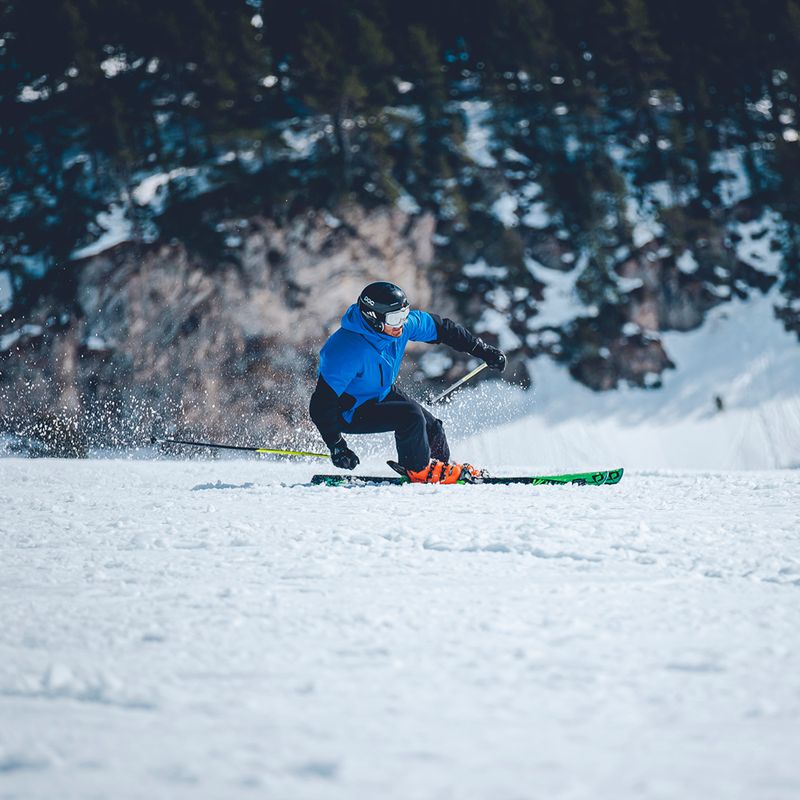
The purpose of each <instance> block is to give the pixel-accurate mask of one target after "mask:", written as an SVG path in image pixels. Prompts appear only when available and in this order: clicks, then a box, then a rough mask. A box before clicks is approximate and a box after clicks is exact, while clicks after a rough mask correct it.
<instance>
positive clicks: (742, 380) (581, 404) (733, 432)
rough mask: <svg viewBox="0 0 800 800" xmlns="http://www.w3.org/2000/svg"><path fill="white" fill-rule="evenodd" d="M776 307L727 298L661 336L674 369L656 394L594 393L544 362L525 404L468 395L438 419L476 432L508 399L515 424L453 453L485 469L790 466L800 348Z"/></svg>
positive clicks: (798, 440) (799, 426)
mask: <svg viewBox="0 0 800 800" xmlns="http://www.w3.org/2000/svg"><path fill="white" fill-rule="evenodd" d="M774 301H775V297H774V296H760V295H759V296H753V297H751V298H750V299H749V300H747V301H746V302H745V301H739V300H734V301H732V302H730V303H727V304H725V305H722V306H718V307H717V308H715V309H714V310H713V311H711V312H710V313H709V315H708V318H707V320H706V322H705V323H704V325H703V326H702V327H701V328H700V329H698V330H697V331H693V332H690V333H669V334H665V335H664V336H663V340H664V344H665V347H666V349H667V352H668V353H669V354H670V356H671V358H672V360H673V361H674V362H675V365H676V369H675V370H674V371H668V372H667V373H665V376H664V386H663V388H661V389H654V390H648V391H645V390H641V389H622V390H620V391H616V392H605V393H597V392H592V391H591V390H589V389H587V388H585V387H584V386H581V385H580V384H578V383H576V382H575V381H573V380H572V379H571V378H570V377H569V375H568V373H567V372H566V370H564V369H563V368H561V367H559V366H557V365H555V364H554V363H553V362H552V361H550V360H549V359H546V358H540V359H537V360H536V361H534V362H533V363H532V370H531V371H532V373H533V377H534V383H535V386H534V392H533V395H532V397H531V398H530V399H528V400H524V399H522V397H515V396H512V395H511V394H510V393H506V394H504V395H500V394H495V396H494V397H493V398H491V399H487V401H486V402H484V403H483V404H481V403H480V402H477V401H478V398H479V397H480V396H479V395H475V396H474V397H473V398H472V399H470V396H469V395H468V393H466V392H465V393H464V394H462V396H461V397H459V398H458V399H457V400H456V401H455V402H454V403H453V406H452V408H450V409H448V410H447V412H446V413H447V415H448V417H449V420H450V422H451V428H452V429H453V430H454V431H459V430H463V431H464V432H465V434H469V433H471V432H472V430H474V426H472V427H470V428H467V425H468V421H469V420H471V419H473V418H474V415H475V412H474V409H476V408H480V409H481V413H484V414H485V415H488V416H489V418H492V416H493V415H494V416H496V414H497V413H498V412H497V408H498V405H499V406H501V407H502V406H503V405H504V404H505V406H507V407H509V408H511V407H512V406H513V408H514V412H513V413H514V414H515V415H518V416H519V415H521V418H519V419H516V420H514V421H513V422H507V423H505V424H503V425H500V426H498V427H495V428H492V429H490V430H485V431H483V432H481V433H480V434H477V435H474V436H472V437H468V438H467V439H466V441H464V442H462V443H459V446H458V447H457V450H458V455H459V456H460V457H462V458H468V459H472V460H474V461H475V463H480V464H487V465H490V466H499V465H504V466H510V465H531V464H535V465H538V466H540V467H548V468H579V467H584V468H585V467H589V468H597V467H602V466H608V467H614V466H619V465H624V466H626V467H628V468H634V469H652V468H697V469H765V468H773V467H779V468H786V467H798V466H800V346H799V345H798V342H797V337H796V336H795V335H794V334H789V333H786V332H785V331H784V330H783V328H782V326H781V324H780V322H779V321H778V320H776V319H775V315H774V312H773V303H774ZM520 394H521V393H520ZM717 398H719V404H721V409H720V408H719V407H718V403H717ZM504 401H505V402H504Z"/></svg>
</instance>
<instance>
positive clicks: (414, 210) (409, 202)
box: [395, 191, 422, 215]
mask: <svg viewBox="0 0 800 800" xmlns="http://www.w3.org/2000/svg"><path fill="white" fill-rule="evenodd" d="M395 205H396V206H397V207H398V208H399V209H400V210H401V211H402V212H404V213H405V214H411V215H413V214H419V213H420V212H421V211H422V208H421V207H420V204H419V203H418V202H417V201H416V200H415V199H414V198H413V197H412V196H411V195H410V194H409V193H408V192H406V191H403V192H401V193H400V194H399V196H398V198H397V200H396V201H395Z"/></svg>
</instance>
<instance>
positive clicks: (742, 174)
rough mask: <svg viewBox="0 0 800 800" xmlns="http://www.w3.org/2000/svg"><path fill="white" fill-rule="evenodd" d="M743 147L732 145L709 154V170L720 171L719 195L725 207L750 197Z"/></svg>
mask: <svg viewBox="0 0 800 800" xmlns="http://www.w3.org/2000/svg"><path fill="white" fill-rule="evenodd" d="M744 156H745V149H744V147H732V148H729V149H728V150H718V151H716V152H714V153H712V154H711V170H712V171H713V172H718V173H720V179H719V183H718V187H719V197H720V200H721V202H722V204H723V205H724V206H726V207H730V206H734V205H736V204H737V203H739V202H741V201H742V200H746V199H747V198H748V197H750V194H751V188H750V178H749V177H748V176H747V170H746V168H745V164H744Z"/></svg>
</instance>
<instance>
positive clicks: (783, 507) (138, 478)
mask: <svg viewBox="0 0 800 800" xmlns="http://www.w3.org/2000/svg"><path fill="white" fill-rule="evenodd" d="M386 455H388V453H387V454H386ZM454 455H455V456H456V457H460V458H464V457H467V456H468V455H472V454H471V453H468V452H467V451H466V450H465V445H464V444H463V443H459V442H454ZM489 466H494V467H496V468H498V470H497V471H498V472H500V471H502V470H501V469H499V467H500V465H499V464H490V465H489ZM540 466H541V465H540ZM607 466H610V465H607ZM0 469H2V473H3V480H2V482H0V504H2V506H3V508H4V512H5V513H4V515H3V518H2V520H0V551H1V552H0V609H2V612H0V613H2V625H0V716H2V719H3V721H4V724H3V726H2V727H0V770H1V771H2V777H1V778H0V779H1V780H2V781H3V788H4V791H6V792H8V793H10V794H11V795H15V794H16V795H20V796H25V797H28V798H49V797H52V792H53V786H58V787H59V793H60V794H61V795H62V796H71V797H82V796H89V795H98V796H101V795H102V796H109V795H113V796H114V797H117V798H128V797H130V798H133V797H141V796H151V797H159V796H175V797H183V796H187V797H189V796H191V797H222V796H246V795H247V794H248V793H254V794H256V795H259V796H267V797H298V798H317V797H319V798H321V797H325V798H353V797H382V798H398V799H399V798H408V797H414V798H421V799H422V800H424V799H425V798H436V797H443V796H453V797H475V798H479V797H481V798H483V797H512V796H537V797H538V796H542V797H545V796H546V797H570V798H587V800H588V798H596V797H598V796H613V797H615V798H622V800H625V798H633V797H637V798H657V797H663V796H664V791H665V789H664V787H669V794H670V796H676V797H678V796H679V797H682V798H689V799H690V800H691V798H698V800H699V798H707V797H730V796H743V797H765V796H768V797H771V798H779V799H780V798H785V799H786V800H789V798H793V797H795V796H797V794H798V792H800V768H798V765H797V760H796V758H794V750H795V749H796V748H795V741H796V732H797V721H798V718H799V717H800V678H798V676H800V639H798V636H799V634H798V628H797V625H796V619H797V612H798V603H800V594H798V591H800V546H799V545H798V542H797V536H796V528H797V511H796V497H797V493H798V490H800V475H798V474H797V473H796V472H795V471H786V472H761V473H730V472H729V473H700V472H661V473H652V472H651V473H643V474H639V475H636V474H628V475H626V476H625V478H624V480H623V482H622V483H621V484H619V485H618V486H616V487H601V488H583V489H580V488H577V487H569V488H564V487H540V488H533V487H525V486H508V487H490V486H485V487H480V486H475V487H470V486H455V487H436V486H398V487H375V486H364V487H349V488H330V487H324V486H310V485H307V481H308V479H309V477H310V475H311V473H312V472H313V471H315V469H316V465H313V466H306V465H294V464H287V463H269V462H263V461H262V462H259V461H256V460H251V459H247V460H245V459H236V460H231V461H193V462H170V461H162V462H151V461H143V460H129V461H111V460H102V461H90V460H89V461H72V462H64V461H56V460H45V459H38V460H30V461H21V460H13V459H7V460H4V461H2V462H0ZM363 469H364V471H365V472H372V471H377V470H381V469H382V470H385V471H388V470H387V468H386V467H385V466H383V467H381V464H380V462H379V461H377V460H375V461H374V462H372V463H366V464H364V466H363ZM293 484H294V485H293ZM43 486H46V487H47V491H46V492H45V491H43V490H42V487H43ZM199 487H202V489H203V491H193V490H194V489H198V488H199ZM188 544H191V545H192V546H191V547H187V545H188ZM631 742H636V743H637V747H636V751H637V752H636V758H635V759H633V760H631V758H630V748H631ZM520 787H524V791H523V792H522V794H520V792H521V791H522V790H521V788H520Z"/></svg>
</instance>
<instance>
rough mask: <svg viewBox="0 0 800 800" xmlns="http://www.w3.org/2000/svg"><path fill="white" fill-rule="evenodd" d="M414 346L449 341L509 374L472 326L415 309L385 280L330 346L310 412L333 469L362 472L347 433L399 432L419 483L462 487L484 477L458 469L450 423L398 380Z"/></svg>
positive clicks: (365, 296)
mask: <svg viewBox="0 0 800 800" xmlns="http://www.w3.org/2000/svg"><path fill="white" fill-rule="evenodd" d="M409 341H414V342H429V343H431V344H436V343H439V342H444V344H447V345H449V346H450V347H452V348H453V349H454V350H458V351H460V352H462V353H469V354H470V355H474V356H477V357H478V358H482V359H483V360H484V361H485V362H486V363H487V365H488V366H489V367H490V368H491V369H495V370H499V371H501V372H502V371H503V369H505V366H506V356H505V354H504V353H503V351H502V350H499V349H498V348H496V347H492V346H491V345H488V344H486V342H484V341H483V340H482V339H479V338H477V337H476V336H473V335H472V334H471V333H470V332H469V331H468V330H467V329H466V328H464V327H462V326H461V325H458V324H456V323H455V322H453V321H452V320H449V319H446V318H445V319H443V318H442V317H439V316H437V315H436V314H428V313H427V312H425V311H418V310H416V309H415V310H413V311H412V310H411V307H410V305H409V302H408V298H407V297H406V294H405V292H404V291H403V290H402V289H401V288H400V287H399V286H395V285H394V284H393V283H388V282H387V281H378V282H376V283H371V284H369V286H367V287H366V288H364V290H363V291H362V292H361V294H360V295H359V298H358V302H357V303H354V304H353V305H351V306H350V308H348V309H347V311H346V312H345V315H344V316H343V317H342V323H341V327H340V328H339V329H338V330H337V331H335V332H334V333H333V334H332V335H331V336H330V338H329V339H328V341H327V342H326V343H325V345H324V346H323V348H322V350H321V352H320V359H319V374H318V379H317V387H316V389H315V390H314V394H313V395H312V396H311V403H310V406H309V412H310V414H311V419H312V420H313V421H314V424H315V425H316V426H317V428H318V429H319V432H320V434H322V438H323V440H324V441H325V444H326V445H327V446H328V448H329V449H330V451H331V460H332V461H333V464H334V465H335V466H337V467H339V468H340V469H354V468H355V467H356V465H357V464H358V463H359V458H358V456H357V455H356V454H355V453H354V452H353V451H352V450H351V449H350V448H349V447H348V446H347V442H346V441H345V440H344V438H343V437H342V433H382V432H385V431H394V436H395V442H396V443H397V458H398V461H399V462H400V464H401V465H402V467H403V469H404V470H405V473H406V475H407V476H408V477H409V479H410V480H411V481H413V482H415V483H455V482H456V481H458V480H475V479H476V478H479V477H481V476H482V475H483V474H484V473H483V472H481V471H480V470H477V469H475V468H474V467H472V466H471V465H469V464H451V463H449V461H450V448H449V446H448V444H447V438H446V437H445V433H444V427H443V425H442V421H441V420H439V419H436V418H435V417H434V416H433V415H432V414H431V413H430V412H429V411H428V410H427V409H425V408H423V407H422V406H421V405H420V404H419V403H417V402H416V401H415V400H412V399H411V398H410V397H407V396H406V395H405V394H404V393H403V392H401V391H400V390H399V389H398V388H397V387H396V386H395V385H394V382H395V380H396V378H397V374H398V372H399V371H400V362H401V361H402V360H403V353H404V352H405V349H406V345H407V344H408V342H409Z"/></svg>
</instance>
